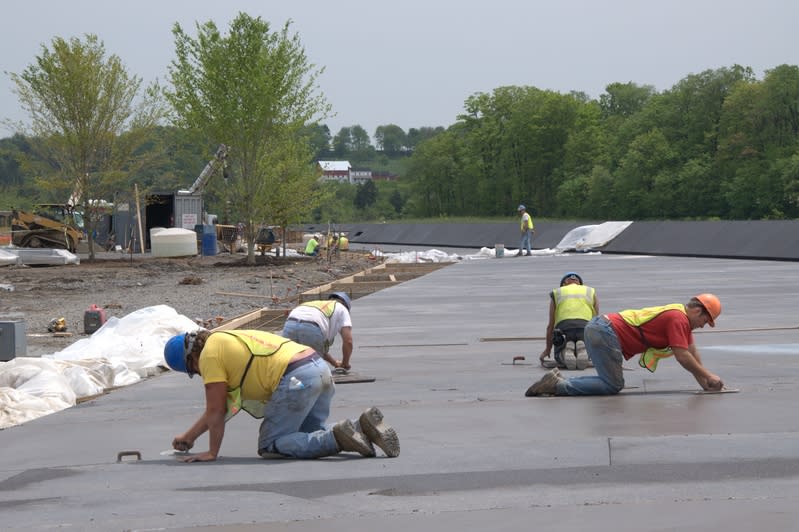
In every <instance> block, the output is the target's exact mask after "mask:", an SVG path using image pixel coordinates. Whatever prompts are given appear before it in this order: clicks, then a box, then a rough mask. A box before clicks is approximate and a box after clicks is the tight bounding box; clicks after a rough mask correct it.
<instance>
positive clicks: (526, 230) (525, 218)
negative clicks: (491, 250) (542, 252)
mask: <svg viewBox="0 0 799 532" xmlns="http://www.w3.org/2000/svg"><path fill="white" fill-rule="evenodd" d="M518 211H519V212H520V213H521V215H522V219H521V222H520V224H519V229H520V230H521V232H522V241H521V242H520V243H519V253H517V254H516V256H517V257H521V256H522V255H523V254H524V255H527V256H529V255H532V254H533V251H532V248H531V245H532V244H531V242H532V240H533V234H534V233H535V229H534V228H533V218H532V216H530V214H529V213H528V212H527V207H525V206H524V205H519V208H518ZM522 251H524V253H522Z"/></svg>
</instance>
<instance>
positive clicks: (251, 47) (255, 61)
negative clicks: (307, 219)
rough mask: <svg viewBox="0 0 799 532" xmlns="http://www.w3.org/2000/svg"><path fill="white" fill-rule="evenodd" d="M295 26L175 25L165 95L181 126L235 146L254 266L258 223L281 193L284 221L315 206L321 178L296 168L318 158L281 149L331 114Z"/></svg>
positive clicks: (236, 195)
mask: <svg viewBox="0 0 799 532" xmlns="http://www.w3.org/2000/svg"><path fill="white" fill-rule="evenodd" d="M289 27H290V22H287V23H286V24H285V25H284V26H283V29H282V30H281V31H279V32H272V31H271V30H270V26H269V23H268V22H265V21H263V20H261V18H260V17H258V18H252V17H250V16H249V15H247V14H245V13H240V14H239V15H238V16H237V17H236V19H235V20H233V22H231V24H230V30H229V32H228V34H227V35H222V34H221V33H220V32H219V30H218V29H217V27H216V25H215V24H214V23H213V22H206V23H205V24H203V25H199V24H198V25H197V37H196V38H193V37H190V36H189V35H187V34H186V33H185V32H184V31H183V29H182V28H181V27H180V25H179V24H175V26H174V29H173V34H174V36H175V53H176V56H177V58H176V59H175V60H174V61H173V62H172V65H171V66H170V77H171V81H172V85H173V90H172V91H168V92H167V99H168V100H169V101H170V102H171V103H172V106H173V107H174V109H175V112H176V115H177V122H178V124H179V125H182V126H185V127H188V128H190V129H193V130H196V131H199V132H201V133H202V135H203V136H205V137H206V138H207V140H208V143H209V144H219V143H224V144H227V145H228V146H230V147H231V152H230V155H229V157H228V162H229V164H230V165H231V167H232V174H233V175H234V176H235V182H234V183H233V184H232V185H231V191H230V199H231V201H233V202H234V203H235V204H236V205H237V207H238V210H239V211H240V212H241V213H242V216H243V217H244V221H245V223H246V224H247V226H248V227H247V231H246V235H247V244H248V253H247V262H248V264H255V247H254V240H255V236H256V233H257V231H256V227H255V226H256V225H257V224H259V223H261V222H262V221H265V220H267V219H269V218H273V219H274V217H275V211H274V209H275V202H274V198H275V197H281V198H283V199H282V201H283V203H282V204H281V205H282V207H283V208H284V209H286V214H284V215H283V216H282V217H283V218H286V219H291V218H293V217H294V214H295V213H300V212H309V211H310V209H312V208H313V207H314V205H313V204H309V203H306V202H305V201H304V200H306V199H307V200H309V201H312V200H313V197H314V196H313V194H312V192H311V190H310V188H312V187H313V186H314V185H313V183H315V180H313V182H311V181H310V180H305V179H298V178H299V177H300V176H299V174H298V173H295V174H293V173H292V172H293V171H294V170H297V169H298V168H301V167H302V164H305V165H309V164H310V162H311V157H312V155H311V154H310V153H309V152H308V150H305V151H301V150H294V149H292V150H288V151H285V150H283V148H285V147H287V146H293V144H292V143H293V142H297V141H298V139H299V138H304V137H301V134H300V132H301V131H303V128H305V127H306V126H308V125H309V124H313V123H316V122H317V121H318V119H320V118H324V117H326V116H327V113H328V112H329V110H330V107H329V106H328V105H327V103H326V102H325V100H324V97H323V96H322V95H321V94H317V92H316V91H317V86H316V79H317V77H318V76H319V74H321V72H322V71H321V70H317V69H316V68H315V66H314V65H313V64H310V63H309V62H308V60H307V58H306V56H305V50H304V49H303V47H302V46H301V44H300V40H299V37H298V36H297V35H293V36H292V35H289ZM305 142H306V143H307V140H306V141H305ZM298 157H303V158H304V157H307V158H308V159H307V160H304V161H302V160H300V159H298ZM300 163H302V164H300ZM287 169H291V170H287ZM297 172H299V170H297ZM295 179H297V181H295ZM300 185H301V187H299V186H300ZM298 187H299V188H302V191H299V190H296V189H297V188H298ZM289 190H291V191H292V192H293V193H294V194H295V195H293V196H292V195H290V194H288V193H287V191H289ZM292 209H293V210H292Z"/></svg>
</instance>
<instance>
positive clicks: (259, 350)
mask: <svg viewBox="0 0 799 532" xmlns="http://www.w3.org/2000/svg"><path fill="white" fill-rule="evenodd" d="M219 332H221V333H224V334H230V335H232V336H235V337H236V338H237V339H238V340H239V341H241V343H243V344H244V346H245V347H246V348H247V349H248V350H249V351H250V361H249V362H247V367H246V368H244V373H243V374H242V375H241V382H239V385H238V386H237V387H236V388H234V389H232V390H228V392H227V412H225V421H227V420H229V419H230V418H232V417H233V416H235V415H236V414H238V413H239V412H240V411H241V410H244V411H245V412H247V413H248V414H250V415H251V416H252V417H254V418H256V419H260V418H262V417H264V406H265V405H266V402H265V401H258V400H253V399H242V398H241V387H242V385H243V384H244V378H245V377H247V372H248V371H249V370H250V365H251V364H252V361H253V360H254V359H255V357H268V356H272V355H274V354H275V353H277V352H278V351H280V348H281V347H283V344H285V343H286V342H289V341H290V340H285V339H282V341H281V342H280V343H279V344H272V343H270V342H265V341H264V339H263V338H260V337H257V336H253V335H251V334H248V333H246V332H243V331H219ZM214 334H216V333H214Z"/></svg>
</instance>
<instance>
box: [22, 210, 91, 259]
mask: <svg viewBox="0 0 799 532" xmlns="http://www.w3.org/2000/svg"><path fill="white" fill-rule="evenodd" d="M12 214H13V218H12V220H11V230H12V243H13V244H14V245H15V246H17V247H21V248H56V249H66V250H68V251H70V252H71V253H75V251H76V250H77V247H78V243H79V242H80V241H81V240H83V216H82V215H81V214H80V213H79V212H76V211H75V210H74V209H73V208H72V207H71V206H69V205H63V204H56V203H48V204H40V205H36V206H35V207H34V210H33V212H27V211H21V210H16V209H15V210H13V211H12Z"/></svg>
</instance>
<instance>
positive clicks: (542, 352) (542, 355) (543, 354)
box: [538, 350, 549, 363]
mask: <svg viewBox="0 0 799 532" xmlns="http://www.w3.org/2000/svg"><path fill="white" fill-rule="evenodd" d="M545 358H549V351H548V350H544V351H541V354H540V355H539V356H538V360H540V361H541V362H542V363H543V362H544V359H545Z"/></svg>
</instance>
